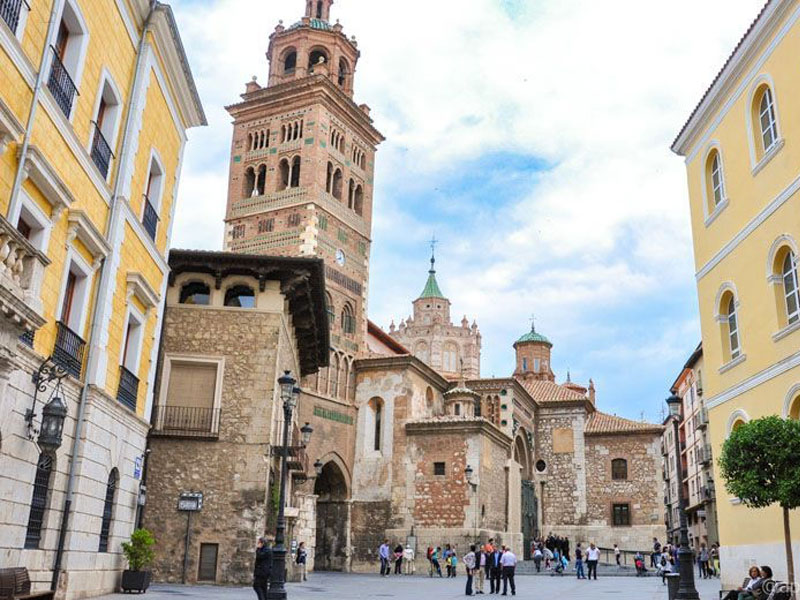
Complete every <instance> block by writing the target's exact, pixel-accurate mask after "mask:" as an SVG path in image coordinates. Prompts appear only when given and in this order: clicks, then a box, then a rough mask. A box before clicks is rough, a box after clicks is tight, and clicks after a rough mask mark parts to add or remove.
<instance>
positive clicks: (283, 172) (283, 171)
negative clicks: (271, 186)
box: [278, 158, 291, 192]
mask: <svg viewBox="0 0 800 600" xmlns="http://www.w3.org/2000/svg"><path fill="white" fill-rule="evenodd" d="M278 170H279V171H280V176H279V178H278V191H279V192H280V191H283V190H285V189H286V188H288V187H289V175H290V172H291V168H290V167H289V161H288V159H285V158H284V159H283V160H281V163H280V165H279V166H278Z"/></svg>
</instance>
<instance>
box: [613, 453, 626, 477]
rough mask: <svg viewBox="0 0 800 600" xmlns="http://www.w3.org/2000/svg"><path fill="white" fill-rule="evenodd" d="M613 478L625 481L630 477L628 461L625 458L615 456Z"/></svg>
mask: <svg viewBox="0 0 800 600" xmlns="http://www.w3.org/2000/svg"><path fill="white" fill-rule="evenodd" d="M611 479H613V480H614V481H625V480H627V479H628V461H627V460H625V459H624V458H615V459H614V460H612V461H611Z"/></svg>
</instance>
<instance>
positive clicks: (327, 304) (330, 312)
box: [325, 292, 336, 329]
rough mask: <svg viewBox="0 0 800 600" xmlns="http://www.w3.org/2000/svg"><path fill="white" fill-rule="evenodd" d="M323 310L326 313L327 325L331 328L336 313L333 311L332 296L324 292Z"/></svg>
mask: <svg viewBox="0 0 800 600" xmlns="http://www.w3.org/2000/svg"><path fill="white" fill-rule="evenodd" d="M325 310H326V311H327V313H328V327H330V328H331V329H333V324H334V323H335V322H336V313H335V312H334V306H333V298H331V295H330V294H329V293H327V292H325Z"/></svg>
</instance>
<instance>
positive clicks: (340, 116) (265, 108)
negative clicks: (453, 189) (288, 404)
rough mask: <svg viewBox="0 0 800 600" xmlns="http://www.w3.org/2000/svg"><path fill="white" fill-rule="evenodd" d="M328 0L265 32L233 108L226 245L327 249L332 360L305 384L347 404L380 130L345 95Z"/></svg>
mask: <svg viewBox="0 0 800 600" xmlns="http://www.w3.org/2000/svg"><path fill="white" fill-rule="evenodd" d="M332 4H333V0H308V1H304V6H305V16H304V17H303V18H302V19H301V20H300V21H298V22H297V23H295V24H294V25H292V26H290V27H284V25H283V23H282V22H281V23H280V24H279V25H278V26H277V27H276V28H275V31H274V32H273V33H272V34H271V35H270V39H269V50H268V52H267V59H268V60H269V78H268V82H267V85H266V87H262V86H261V85H260V84H259V83H258V81H257V80H256V78H253V81H251V82H249V83H248V84H247V87H246V91H245V93H244V94H242V96H241V98H242V100H241V102H239V103H237V104H234V105H231V106H228V107H227V110H228V112H229V113H230V114H231V116H232V117H233V119H234V130H233V143H232V147H231V161H230V177H229V185H228V202H227V211H226V220H225V249H226V250H228V251H232V252H242V253H247V254H270V255H285V256H317V257H320V258H323V259H324V260H325V265H326V267H325V271H326V279H327V288H328V314H329V317H330V321H331V345H332V349H331V363H330V367H329V368H328V369H325V370H323V371H321V372H320V373H319V374H318V375H316V376H314V377H313V378H311V380H309V381H304V382H303V386H304V389H305V390H307V391H308V392H310V393H313V394H316V395H318V396H320V397H326V398H330V399H334V400H338V402H340V403H344V404H351V403H352V401H353V398H354V383H355V375H354V372H353V362H354V360H355V359H356V358H357V357H358V356H359V355H360V354H361V353H363V352H365V337H366V331H367V318H366V310H367V291H368V281H369V257H370V237H371V231H372V200H373V176H374V166H375V165H374V162H375V153H376V149H377V146H378V145H379V144H380V143H381V142H382V141H383V139H384V138H383V136H382V135H381V134H380V132H379V131H378V130H377V129H375V127H374V126H373V123H372V119H371V118H370V115H369V112H370V109H369V107H368V106H367V105H366V104H361V105H358V104H356V103H355V102H354V100H353V88H354V81H355V73H356V66H357V64H358V59H359V56H360V52H359V50H358V44H357V42H356V39H355V37H347V36H346V35H345V34H344V33H343V27H342V26H341V25H340V24H339V23H338V21H337V22H336V23H334V24H332V23H331V22H330V11H331V5H332Z"/></svg>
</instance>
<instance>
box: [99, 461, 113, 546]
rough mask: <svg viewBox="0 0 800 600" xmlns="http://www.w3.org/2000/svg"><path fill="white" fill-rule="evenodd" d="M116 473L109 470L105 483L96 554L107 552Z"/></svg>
mask: <svg viewBox="0 0 800 600" xmlns="http://www.w3.org/2000/svg"><path fill="white" fill-rule="evenodd" d="M117 478H118V473H117V470H116V469H111V473H109V475H108V483H106V499H105V502H104V503H103V520H102V522H101V524H100V545H99V547H98V549H97V551H98V552H108V538H109V535H110V533H111V518H112V515H113V512H114V494H115V493H116V490H117Z"/></svg>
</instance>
